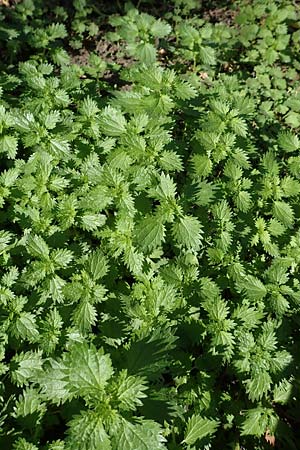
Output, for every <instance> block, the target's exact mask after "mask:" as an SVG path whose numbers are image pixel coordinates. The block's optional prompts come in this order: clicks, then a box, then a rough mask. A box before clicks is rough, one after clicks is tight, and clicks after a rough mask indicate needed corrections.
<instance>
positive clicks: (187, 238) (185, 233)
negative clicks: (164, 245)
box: [172, 216, 202, 250]
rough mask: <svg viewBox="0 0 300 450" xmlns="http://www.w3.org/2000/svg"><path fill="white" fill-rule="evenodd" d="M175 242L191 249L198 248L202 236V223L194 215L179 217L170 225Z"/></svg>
mask: <svg viewBox="0 0 300 450" xmlns="http://www.w3.org/2000/svg"><path fill="white" fill-rule="evenodd" d="M172 232H173V236H174V239H175V241H176V242H177V244H179V245H182V246H184V247H186V248H188V249H191V250H199V248H200V243H201V238H202V225H201V224H200V222H199V220H198V219H196V217H192V216H184V217H181V218H180V219H179V220H178V221H177V222H175V224H174V225H173V227H172Z"/></svg>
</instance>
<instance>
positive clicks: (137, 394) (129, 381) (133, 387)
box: [114, 370, 148, 411]
mask: <svg viewBox="0 0 300 450" xmlns="http://www.w3.org/2000/svg"><path fill="white" fill-rule="evenodd" d="M147 389H148V388H147V386H146V385H145V379H144V378H143V377H137V376H132V375H127V371H126V370H123V371H121V372H120V374H119V377H118V380H117V382H116V387H115V389H114V390H115V395H116V397H117V401H118V402H119V408H121V409H123V410H125V411H130V410H132V411H134V410H135V409H136V408H137V406H141V405H142V402H141V399H142V398H146V397H147V395H146V394H145V393H144V391H146V390H147Z"/></svg>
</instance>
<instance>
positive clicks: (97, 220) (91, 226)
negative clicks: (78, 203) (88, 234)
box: [81, 214, 106, 231]
mask: <svg viewBox="0 0 300 450" xmlns="http://www.w3.org/2000/svg"><path fill="white" fill-rule="evenodd" d="M105 222H106V216H105V215H104V214H84V215H83V216H82V217H81V227H82V229H83V230H87V231H95V230H97V228H100V227H102V226H103V225H104V224H105Z"/></svg>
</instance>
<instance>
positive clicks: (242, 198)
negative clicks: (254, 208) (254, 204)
mask: <svg viewBox="0 0 300 450" xmlns="http://www.w3.org/2000/svg"><path fill="white" fill-rule="evenodd" d="M236 206H237V208H238V209H239V210H240V211H242V212H247V211H248V210H249V209H250V207H251V195H250V194H249V192H247V191H240V192H239V193H238V195H237V197H236Z"/></svg>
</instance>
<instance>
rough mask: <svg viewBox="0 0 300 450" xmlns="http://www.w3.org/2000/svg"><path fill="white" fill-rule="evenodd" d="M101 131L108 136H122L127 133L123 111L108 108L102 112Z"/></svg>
mask: <svg viewBox="0 0 300 450" xmlns="http://www.w3.org/2000/svg"><path fill="white" fill-rule="evenodd" d="M99 125H100V129H101V131H102V133H104V134H106V135H107V136H120V135H121V134H123V133H125V131H126V120H125V117H124V116H123V114H122V113H121V111H119V110H118V109H116V108H113V107H112V106H106V107H105V108H104V109H103V111H102V112H101V116H100V122H99Z"/></svg>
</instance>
